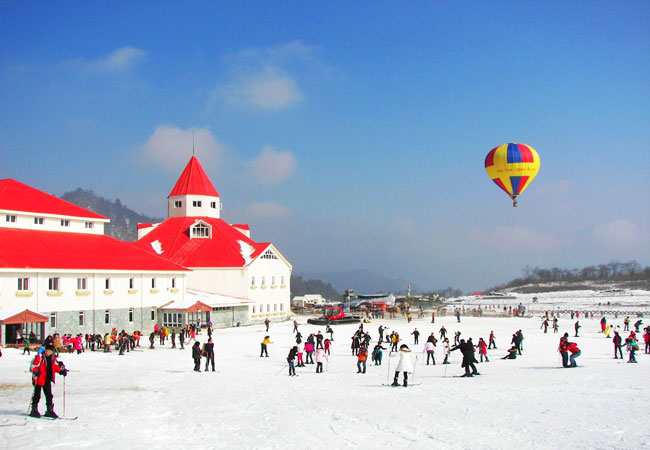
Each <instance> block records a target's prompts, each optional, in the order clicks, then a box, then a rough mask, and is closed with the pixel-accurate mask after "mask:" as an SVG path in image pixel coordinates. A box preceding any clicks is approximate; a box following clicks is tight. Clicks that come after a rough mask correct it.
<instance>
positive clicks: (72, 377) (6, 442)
mask: <svg viewBox="0 0 650 450" xmlns="http://www.w3.org/2000/svg"><path fill="white" fill-rule="evenodd" d="M599 319H600V318H594V319H583V318H581V319H580V323H581V325H582V326H583V328H582V329H581V333H580V335H581V336H580V337H579V338H574V337H571V340H572V341H575V342H577V343H578V345H579V347H580V348H581V350H582V356H581V357H580V358H578V360H577V361H578V364H579V367H577V368H575V369H563V368H561V367H560V358H559V354H558V352H557V345H558V341H559V337H560V336H561V334H563V333H564V332H565V331H566V332H569V334H570V336H573V334H574V333H573V321H571V320H570V318H568V317H565V316H563V317H562V318H561V319H560V333H558V334H553V333H552V330H550V331H551V332H549V333H548V334H544V333H543V332H542V330H540V320H539V318H485V317H484V318H472V317H463V318H462V322H461V323H457V322H456V319H455V317H444V318H436V323H435V324H431V323H430V318H428V319H427V318H425V319H414V320H413V321H412V323H411V324H408V323H407V322H406V320H405V319H402V318H399V319H394V320H389V319H387V320H383V321H375V320H373V322H372V323H371V324H365V325H364V328H365V329H366V330H368V331H369V332H370V335H371V336H372V338H373V343H372V344H371V347H372V346H374V342H376V339H377V337H378V332H377V327H378V326H379V325H380V324H383V325H385V326H388V327H389V329H388V330H387V332H388V333H390V331H392V330H393V329H394V330H396V331H397V332H398V333H399V334H400V336H401V338H402V341H403V342H404V343H407V344H408V345H409V347H410V348H411V349H412V350H413V351H414V352H416V353H417V354H418V356H419V361H418V364H417V367H416V371H415V374H414V375H411V377H410V380H409V381H410V383H411V386H409V387H408V388H404V387H401V386H400V387H394V388H393V387H388V386H383V384H384V383H386V382H387V381H388V382H391V381H392V376H393V374H392V373H390V374H389V373H388V359H387V356H388V351H386V352H385V353H384V363H383V365H382V366H379V367H376V366H374V365H373V363H372V362H370V361H369V362H368V369H367V373H366V374H365V375H364V374H357V373H356V372H357V369H356V357H355V356H352V354H351V350H350V342H351V340H350V338H351V336H352V334H353V332H354V330H355V329H356V328H357V326H356V325H340V326H335V327H334V342H333V347H332V355H331V357H330V362H329V364H327V365H326V371H325V372H324V373H323V374H316V373H315V364H314V365H307V367H305V368H297V369H296V372H297V373H298V375H299V376H298V377H289V376H287V374H288V368H287V363H286V356H287V353H288V351H289V349H290V347H291V346H292V345H294V342H295V341H294V339H293V333H292V329H293V325H292V323H291V322H286V323H278V324H276V323H272V324H271V328H270V331H269V332H268V333H266V332H265V331H264V326H263V325H262V326H252V327H244V328H234V329H226V330H217V331H216V332H215V333H214V336H213V338H214V340H215V353H216V365H217V372H216V373H213V372H208V373H205V372H201V373H195V372H193V371H192V367H193V362H192V359H191V351H190V347H191V344H190V345H188V346H186V348H185V350H177V349H171V348H169V343H168V344H166V345H165V346H164V347H162V348H161V347H159V346H158V345H156V349H155V350H149V349H148V348H139V349H138V351H136V352H135V353H130V354H126V355H124V356H118V354H117V352H113V353H110V354H104V353H101V352H94V353H91V352H86V353H84V354H82V355H72V354H71V355H67V354H65V355H62V356H61V359H62V360H63V361H64V362H65V364H66V366H67V367H68V368H69V369H71V373H70V374H69V375H68V377H67V379H66V411H65V413H66V415H68V416H79V419H78V420H76V421H44V420H38V419H25V418H23V417H22V416H21V414H23V413H25V412H26V410H27V407H28V404H29V399H30V397H31V392H32V388H31V383H30V375H29V373H28V372H27V367H28V363H29V361H30V360H31V357H28V356H27V355H25V356H22V350H20V351H18V350H13V349H5V350H4V356H3V357H2V358H0V368H1V370H0V425H11V424H13V423H16V424H17V425H16V426H3V427H2V428H1V429H0V430H1V431H0V448H7V449H9V448H29V447H34V446H36V445H39V444H40V443H41V442H42V440H43V432H45V433H47V434H48V436H49V438H48V439H49V441H50V444H48V445H51V446H52V447H53V448H75V449H76V448H98V449H104V448H116V447H117V448H119V447H124V448H134V447H144V446H146V447H148V448H163V447H165V448H172V447H177V448H178V447H185V446H186V445H191V446H192V447H194V448H202V449H203V448H205V449H226V448H240V449H293V448H296V449H298V448H301V449H304V448H309V449H338V448H351V449H352V448H379V447H382V448H384V447H388V448H410V449H424V448H443V447H444V448H450V449H465V448H467V449H477V448H478V449H482V448H485V449H510V448H512V449H521V448H540V449H547V448H608V449H611V448H621V449H623V448H625V449H629V448H641V447H647V446H650V431H648V426H647V422H648V421H647V417H648V414H647V413H646V411H645V409H646V407H647V405H648V401H649V400H650V390H648V389H647V388H646V386H645V383H646V382H647V379H648V375H650V355H644V354H643V346H642V351H641V352H639V353H637V359H638V361H639V363H638V364H627V363H625V362H621V361H620V360H614V359H613V344H612V343H611V339H607V338H605V337H604V336H603V335H602V334H600V333H598V330H599V329H600V323H599ZM298 320H299V322H301V325H300V331H301V333H302V335H303V338H306V337H307V336H308V335H309V333H311V332H313V333H316V332H317V331H318V330H320V331H321V332H323V333H324V327H317V326H312V325H307V324H306V323H304V322H306V318H299V319H298ZM612 320H613V319H609V321H610V322H612ZM613 323H614V324H620V325H621V328H622V318H619V319H618V320H616V321H613ZM443 324H444V325H445V327H446V328H447V330H448V334H447V336H448V337H449V338H450V342H452V343H453V335H454V332H455V331H456V330H460V331H461V332H462V336H461V337H463V338H468V337H472V338H473V341H474V343H476V342H478V338H479V337H483V339H485V340H486V341H487V339H488V336H489V333H490V330H494V332H495V334H496V342H497V345H498V347H499V348H498V349H497V350H489V352H488V355H489V357H490V362H489V363H482V364H478V365H477V367H478V370H479V372H480V373H481V374H482V375H481V376H476V377H473V378H469V379H466V378H458V377H457V376H458V375H461V374H462V373H463V369H461V368H460V361H461V359H462V357H461V355H460V353H459V352H458V351H456V352H452V361H453V362H454V364H453V365H447V366H444V365H442V364H440V363H441V362H442V359H443V355H442V347H441V345H440V343H439V344H438V347H437V352H436V362H437V365H436V366H426V364H425V361H426V355H424V354H423V353H422V349H423V346H424V342H426V338H427V336H428V335H429V334H430V333H431V332H432V331H435V334H436V338H438V337H439V332H438V331H439V329H440V326H441V325H443ZM416 327H417V328H418V330H419V331H420V333H421V334H420V345H418V346H414V345H412V343H413V339H412V336H411V334H410V333H411V332H412V331H413V329H414V328H416ZM518 329H521V330H522V331H523V334H524V338H525V340H524V343H523V347H524V354H523V356H521V357H519V358H518V359H516V360H501V359H499V358H500V357H502V356H504V355H505V354H506V351H507V349H508V348H509V347H510V339H511V336H512V334H513V333H514V332H515V331H517V330H518ZM266 334H268V335H269V336H270V337H271V340H272V341H273V342H274V344H273V345H270V346H269V355H270V357H269V358H260V357H259V352H260V343H261V341H262V339H263V337H264V336H265V335H266ZM626 336H627V333H626V334H625V336H624V337H626ZM198 338H199V341H201V342H204V340H207V336H201V335H199V336H198ZM143 344H144V342H143ZM384 346H385V347H388V345H384ZM624 353H626V352H624ZM625 357H626V359H627V354H625ZM477 359H478V358H477ZM390 364H391V368H394V367H395V365H396V360H392V361H391V363H390ZM202 369H203V366H202ZM445 369H446V371H445ZM400 382H401V376H400ZM54 402H55V409H56V411H57V412H58V413H59V415H62V414H63V379H62V378H60V377H59V378H58V379H57V384H56V386H55V387H54ZM44 408H45V406H44V400H41V405H40V410H41V412H43V410H44ZM24 421H26V422H27V423H23V422H24Z"/></svg>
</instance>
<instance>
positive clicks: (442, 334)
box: [440, 325, 447, 339]
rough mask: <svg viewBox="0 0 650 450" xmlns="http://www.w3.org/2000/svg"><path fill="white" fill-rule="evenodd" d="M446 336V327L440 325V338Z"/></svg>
mask: <svg viewBox="0 0 650 450" xmlns="http://www.w3.org/2000/svg"><path fill="white" fill-rule="evenodd" d="M446 337H447V329H446V328H445V326H444V325H443V326H441V327H440V339H444V338H446Z"/></svg>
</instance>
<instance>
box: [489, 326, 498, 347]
mask: <svg viewBox="0 0 650 450" xmlns="http://www.w3.org/2000/svg"><path fill="white" fill-rule="evenodd" d="M494 337H495V336H494V330H493V331H490V343H489V344H488V350H490V349H492V348H497V343H496V341H495V340H494Z"/></svg>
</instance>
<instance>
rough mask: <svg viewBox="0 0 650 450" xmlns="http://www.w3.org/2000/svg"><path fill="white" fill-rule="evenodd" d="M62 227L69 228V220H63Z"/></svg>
mask: <svg viewBox="0 0 650 450" xmlns="http://www.w3.org/2000/svg"><path fill="white" fill-rule="evenodd" d="M61 226H62V227H69V226H70V221H69V220H68V219H61Z"/></svg>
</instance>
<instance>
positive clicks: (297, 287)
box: [291, 275, 342, 300]
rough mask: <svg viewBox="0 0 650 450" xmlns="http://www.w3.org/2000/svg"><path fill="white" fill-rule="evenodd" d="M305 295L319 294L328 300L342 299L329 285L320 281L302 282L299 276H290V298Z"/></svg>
mask: <svg viewBox="0 0 650 450" xmlns="http://www.w3.org/2000/svg"><path fill="white" fill-rule="evenodd" d="M306 294H320V295H322V296H323V298H326V299H328V300H340V299H341V297H342V296H341V294H340V293H339V292H337V291H336V289H334V288H333V287H332V285H331V284H329V283H323V282H322V281H321V280H303V278H302V277H301V276H300V275H291V298H293V297H295V296H297V295H306Z"/></svg>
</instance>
